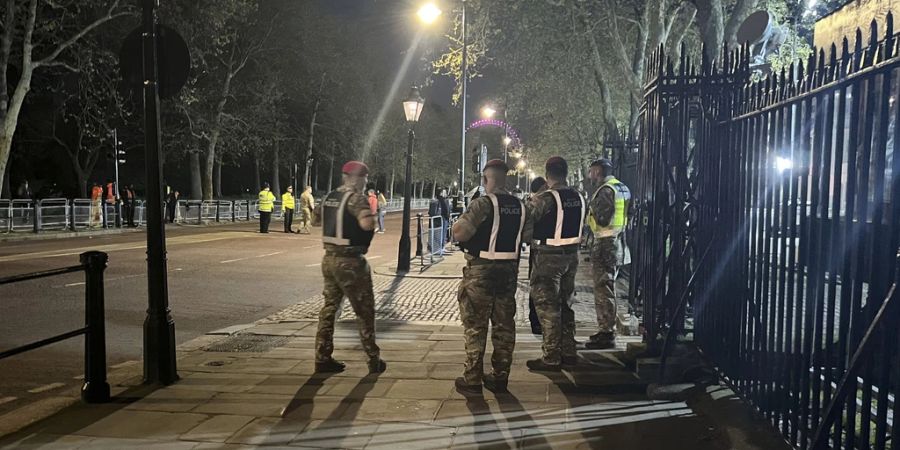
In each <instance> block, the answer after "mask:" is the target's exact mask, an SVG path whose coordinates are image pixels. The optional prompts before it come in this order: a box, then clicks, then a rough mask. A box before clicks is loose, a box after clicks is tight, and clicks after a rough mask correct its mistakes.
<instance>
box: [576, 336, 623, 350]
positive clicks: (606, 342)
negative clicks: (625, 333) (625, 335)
mask: <svg viewBox="0 0 900 450" xmlns="http://www.w3.org/2000/svg"><path fill="white" fill-rule="evenodd" d="M584 348H586V349H588V350H608V349H611V348H616V335H615V334H613V333H597V334H595V335H593V336H591V337H590V338H589V339H588V340H587V342H585V343H584Z"/></svg>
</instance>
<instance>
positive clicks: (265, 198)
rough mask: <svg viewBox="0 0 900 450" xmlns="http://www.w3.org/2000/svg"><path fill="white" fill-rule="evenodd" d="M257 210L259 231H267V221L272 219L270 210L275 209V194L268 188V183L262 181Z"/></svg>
mask: <svg viewBox="0 0 900 450" xmlns="http://www.w3.org/2000/svg"><path fill="white" fill-rule="evenodd" d="M257 210H258V211H259V232H260V233H268V232H269V223H270V222H271V221H272V211H274V210H275V194H273V193H272V191H271V190H269V183H263V188H262V190H261V191H259V203H258V206H257Z"/></svg>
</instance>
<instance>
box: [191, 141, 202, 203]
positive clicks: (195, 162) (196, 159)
mask: <svg viewBox="0 0 900 450" xmlns="http://www.w3.org/2000/svg"><path fill="white" fill-rule="evenodd" d="M190 159H191V197H190V198H192V199H200V198H203V180H202V178H203V176H202V175H201V173H200V152H199V151H191V152H190Z"/></svg>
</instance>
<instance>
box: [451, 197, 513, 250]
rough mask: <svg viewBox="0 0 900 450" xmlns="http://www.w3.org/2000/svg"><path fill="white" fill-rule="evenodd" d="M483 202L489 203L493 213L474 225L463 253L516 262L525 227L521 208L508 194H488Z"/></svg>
mask: <svg viewBox="0 0 900 450" xmlns="http://www.w3.org/2000/svg"><path fill="white" fill-rule="evenodd" d="M486 198H488V199H490V201H491V205H492V206H493V210H494V212H493V214H491V215H489V216H488V217H487V218H486V219H485V220H484V221H483V222H481V224H480V225H478V229H477V230H476V231H475V235H474V236H472V238H471V239H469V241H468V242H466V243H465V244H464V246H463V250H464V251H465V252H466V253H468V254H470V255H472V256H475V257H476V258H482V259H489V260H496V261H501V260H516V259H518V258H519V247H520V244H521V242H522V229H523V228H524V227H525V205H524V204H522V201H521V200H519V199H518V198H516V197H514V196H512V195H509V194H488V195H487V196H486Z"/></svg>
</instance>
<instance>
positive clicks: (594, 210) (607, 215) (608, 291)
mask: <svg viewBox="0 0 900 450" xmlns="http://www.w3.org/2000/svg"><path fill="white" fill-rule="evenodd" d="M612 169H613V164H612V162H611V161H610V160H608V159H599V160H597V161H594V162H593V163H591V167H590V172H589V176H590V178H591V181H593V182H594V184H595V185H599V187H598V188H597V191H596V192H595V193H594V195H593V197H591V201H590V205H589V210H588V211H589V214H590V215H589V217H588V225H589V226H590V227H591V231H592V232H593V233H594V245H593V246H592V247H591V266H592V267H591V268H592V271H593V277H594V306H595V307H596V310H597V323H598V325H599V330H598V331H597V333H596V334H594V335H593V336H591V337H590V339H589V340H588V341H587V342H585V344H584V346H585V348H588V349H608V348H615V346H616V341H615V339H616V291H615V283H616V276H617V274H618V266H619V255H620V254H621V253H622V252H621V239H620V238H621V237H622V236H623V233H624V231H625V224H626V220H627V213H628V206H629V204H630V203H631V193H630V192H629V191H628V187H626V186H625V184H623V183H622V182H621V181H619V180H617V179H616V178H615V177H614V176H613V173H612Z"/></svg>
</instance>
